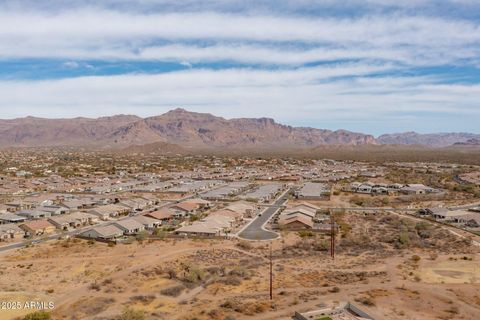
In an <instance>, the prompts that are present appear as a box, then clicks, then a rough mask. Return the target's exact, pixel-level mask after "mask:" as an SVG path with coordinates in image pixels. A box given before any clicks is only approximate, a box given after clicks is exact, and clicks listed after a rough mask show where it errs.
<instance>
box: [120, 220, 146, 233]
mask: <svg viewBox="0 0 480 320" xmlns="http://www.w3.org/2000/svg"><path fill="white" fill-rule="evenodd" d="M112 224H113V225H114V226H116V227H117V228H119V229H121V230H122V231H123V233H124V234H125V235H133V234H137V233H139V232H142V231H143V230H145V226H144V225H143V224H141V223H140V222H138V221H136V220H134V219H133V218H128V219H124V220H118V221H115V222H113V223H112Z"/></svg>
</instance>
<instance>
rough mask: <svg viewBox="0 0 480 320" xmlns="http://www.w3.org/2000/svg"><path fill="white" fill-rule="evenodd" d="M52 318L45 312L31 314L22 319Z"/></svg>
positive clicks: (39, 319) (40, 319) (41, 319)
mask: <svg viewBox="0 0 480 320" xmlns="http://www.w3.org/2000/svg"><path fill="white" fill-rule="evenodd" d="M50 319H52V316H51V315H50V313H48V312H46V311H36V312H33V313H29V314H27V315H26V316H25V317H23V320H50Z"/></svg>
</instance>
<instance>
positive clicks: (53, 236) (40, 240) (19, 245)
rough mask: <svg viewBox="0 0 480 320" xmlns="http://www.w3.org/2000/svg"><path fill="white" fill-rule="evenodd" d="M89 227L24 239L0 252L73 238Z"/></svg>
mask: <svg viewBox="0 0 480 320" xmlns="http://www.w3.org/2000/svg"><path fill="white" fill-rule="evenodd" d="M110 222H111V221H106V222H103V223H100V224H97V225H95V226H96V227H98V226H102V225H104V224H107V223H110ZM91 227H92V226H87V227H83V228H81V229H76V230H72V231H67V232H64V233H54V234H51V235H49V236H46V237H41V238H33V239H25V241H22V242H15V243H12V244H9V245H5V246H1V247H0V252H5V251H9V250H13V249H19V248H23V247H25V245H26V244H27V243H28V242H31V243H32V244H34V245H35V244H39V243H43V242H47V241H51V240H56V239H58V238H59V237H60V236H62V237H65V236H70V237H73V236H75V235H77V234H79V233H81V232H83V231H85V230H87V229H89V228H91ZM28 240H31V241H28Z"/></svg>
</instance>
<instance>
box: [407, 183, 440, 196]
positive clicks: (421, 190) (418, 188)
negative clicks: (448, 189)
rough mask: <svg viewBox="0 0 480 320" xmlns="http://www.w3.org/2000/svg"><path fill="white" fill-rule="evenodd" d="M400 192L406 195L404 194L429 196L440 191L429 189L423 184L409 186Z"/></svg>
mask: <svg viewBox="0 0 480 320" xmlns="http://www.w3.org/2000/svg"><path fill="white" fill-rule="evenodd" d="M399 192H401V193H404V194H409V195H412V194H414V195H415V194H417V195H419V194H427V193H435V192H438V190H436V189H434V188H431V187H427V186H425V185H423V184H407V185H405V186H404V187H403V188H401V189H400V190H399Z"/></svg>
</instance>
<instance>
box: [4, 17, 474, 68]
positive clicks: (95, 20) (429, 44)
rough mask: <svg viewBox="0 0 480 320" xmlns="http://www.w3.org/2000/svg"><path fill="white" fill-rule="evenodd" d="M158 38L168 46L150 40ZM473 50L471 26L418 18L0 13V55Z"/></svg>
mask: <svg viewBox="0 0 480 320" xmlns="http://www.w3.org/2000/svg"><path fill="white" fill-rule="evenodd" d="M158 41H170V42H171V44H167V45H158V44H157V43H158ZM192 41H193V44H192ZM198 41H210V42H212V41H213V44H211V45H208V46H200V45H199V44H198V43H197V44H195V42H198ZM292 41H293V42H301V43H307V44H308V45H309V49H302V47H303V45H290V47H288V46H287V47H285V43H291V42H292ZM187 42H188V43H187ZM282 43H284V44H282ZM479 51H480V27H479V24H478V23H474V22H472V21H454V20H448V19H441V18H434V17H426V16H402V15H388V16H385V15H380V16H366V17H359V18H351V19H346V18H338V17H327V18H320V17H319V18H306V17H292V16H265V15H234V14H225V13H216V12H192V13H154V14H139V13H128V12H115V11H108V10H93V9H89V10H87V9H82V10H76V11H62V12H60V13H45V12H38V11H34V12H28V11H26V12H25V11H23V12H17V11H13V12H8V11H4V12H2V13H0V57H4V58H18V57H42V58H49V57H56V58H59V57H60V58H67V59H95V58H97V59H126V60H137V59H141V60H148V59H152V60H163V59H165V60H176V61H179V62H181V61H215V60H233V61H239V62H247V63H270V62H271V63H275V64H301V63H309V62H314V61H323V60H335V59H341V58H350V59H365V58H369V59H374V58H378V59H389V60H392V61H401V62H403V63H408V64H414V65H418V64H427V65H429V64H434V63H436V64H442V63H452V62H455V61H460V60H462V59H463V60H464V59H473V58H475V57H478V55H479Z"/></svg>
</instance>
